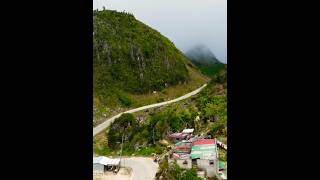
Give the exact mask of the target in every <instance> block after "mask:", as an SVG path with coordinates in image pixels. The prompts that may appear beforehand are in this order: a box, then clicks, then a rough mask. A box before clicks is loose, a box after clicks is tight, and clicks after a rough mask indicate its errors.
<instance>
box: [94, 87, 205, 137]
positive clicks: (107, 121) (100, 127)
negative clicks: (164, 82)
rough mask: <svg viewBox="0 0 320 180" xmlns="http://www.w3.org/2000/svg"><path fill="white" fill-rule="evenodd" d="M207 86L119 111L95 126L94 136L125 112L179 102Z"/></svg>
mask: <svg viewBox="0 0 320 180" xmlns="http://www.w3.org/2000/svg"><path fill="white" fill-rule="evenodd" d="M206 86H207V84H204V85H203V86H201V87H200V88H198V89H196V90H194V91H192V92H190V93H188V94H185V95H183V96H180V97H178V98H176V99H173V100H170V101H165V102H161V103H156V104H150V105H147V106H142V107H139V108H135V109H131V110H128V111H125V112H122V113H119V114H117V115H115V116H113V117H111V118H109V119H107V120H106V121H104V122H103V123H101V124H99V125H98V126H96V127H95V128H93V136H95V135H97V134H99V133H100V132H101V131H103V130H104V129H105V128H107V127H108V126H109V125H110V124H111V123H112V122H113V121H114V120H115V119H117V118H118V117H120V116H121V115H122V114H123V113H134V112H137V111H141V110H145V109H150V108H155V107H160V106H164V105H167V104H171V103H174V102H178V101H181V100H184V99H187V98H189V97H191V96H193V95H195V94H198V93H199V92H200V91H201V90H202V89H203V88H204V87H206Z"/></svg>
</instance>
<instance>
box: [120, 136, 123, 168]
mask: <svg viewBox="0 0 320 180" xmlns="http://www.w3.org/2000/svg"><path fill="white" fill-rule="evenodd" d="M123 136H124V131H123V133H122V138H121V151H120V163H121V158H122V146H123Z"/></svg>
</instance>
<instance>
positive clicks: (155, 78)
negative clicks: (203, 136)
mask: <svg viewBox="0 0 320 180" xmlns="http://www.w3.org/2000/svg"><path fill="white" fill-rule="evenodd" d="M197 74H199V75H200V74H201V73H200V72H198V70H197V68H196V67H195V66H194V65H193V64H192V63H191V62H190V61H189V60H188V59H187V58H186V57H185V55H184V54H183V53H182V52H181V51H180V50H178V49H177V48H176V47H175V45H174V44H173V43H172V42H171V41H170V40H169V39H168V38H166V37H164V36H162V35H161V34H160V33H159V32H158V31H156V30H154V29H152V28H151V27H149V26H147V25H145V24H144V23H142V22H140V21H138V20H137V19H136V18H135V17H134V16H133V15H132V14H129V13H126V12H117V11H112V10H102V11H98V10H94V11H93V95H94V109H97V108H96V107H97V106H101V108H100V109H101V111H100V112H102V111H105V110H104V109H105V107H118V106H119V104H120V105H121V106H126V107H130V106H131V105H132V102H133V101H138V100H136V99H133V98H132V97H131V95H132V94H135V95H139V94H148V93H149V94H150V93H151V94H152V92H154V91H157V92H158V91H163V90H164V89H166V88H168V87H174V86H176V85H179V84H188V83H189V82H190V81H191V80H192V78H193V77H194V76H195V75H197ZM201 78H202V77H201ZM202 79H203V78H202ZM199 82H200V83H202V82H201V81H198V83H199ZM197 86H198V85H197ZM184 89H186V88H184ZM165 95H166V94H164V96H165ZM159 98H160V97H159ZM163 98H166V97H163ZM145 99H146V98H145ZM146 101H147V100H146ZM148 103H151V100H150V101H148ZM98 104H99V105H98ZM95 106H96V107H95ZM98 109H99V108H98ZM100 114H101V113H100ZM106 114H108V113H106Z"/></svg>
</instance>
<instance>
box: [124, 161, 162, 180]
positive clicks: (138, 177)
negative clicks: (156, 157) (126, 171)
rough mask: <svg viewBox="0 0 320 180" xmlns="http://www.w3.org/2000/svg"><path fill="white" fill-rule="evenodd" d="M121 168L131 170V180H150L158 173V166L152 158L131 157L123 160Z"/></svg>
mask: <svg viewBox="0 0 320 180" xmlns="http://www.w3.org/2000/svg"><path fill="white" fill-rule="evenodd" d="M121 166H125V167H129V168H131V169H132V175H131V178H130V179H131V180H152V179H154V178H155V176H156V173H157V171H158V166H159V165H158V164H157V163H155V162H153V159H152V158H146V157H131V158H123V159H122V160H121Z"/></svg>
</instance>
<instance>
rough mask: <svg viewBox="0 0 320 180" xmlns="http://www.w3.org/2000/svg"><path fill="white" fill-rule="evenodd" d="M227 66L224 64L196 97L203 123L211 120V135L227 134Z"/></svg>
mask: <svg viewBox="0 0 320 180" xmlns="http://www.w3.org/2000/svg"><path fill="white" fill-rule="evenodd" d="M226 73H227V66H226V65H224V67H223V69H221V70H220V71H219V72H218V73H217V74H216V75H215V76H214V77H213V79H212V80H211V82H210V83H209V84H208V87H207V88H206V89H204V90H203V91H202V92H201V93H200V94H199V96H198V98H197V100H196V101H197V107H198V109H199V111H200V112H201V113H200V114H201V119H202V120H203V123H204V125H206V124H207V122H208V121H207V120H208V119H209V120H213V121H214V123H213V126H212V127H211V133H210V134H211V135H212V136H214V137H218V136H224V137H226V136H227V91H226V89H227V74H226Z"/></svg>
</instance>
